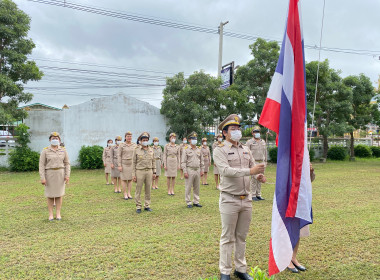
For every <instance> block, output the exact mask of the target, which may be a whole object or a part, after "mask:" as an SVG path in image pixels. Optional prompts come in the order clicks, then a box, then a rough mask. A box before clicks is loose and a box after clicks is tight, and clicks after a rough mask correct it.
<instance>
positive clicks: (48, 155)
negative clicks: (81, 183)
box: [39, 146, 71, 181]
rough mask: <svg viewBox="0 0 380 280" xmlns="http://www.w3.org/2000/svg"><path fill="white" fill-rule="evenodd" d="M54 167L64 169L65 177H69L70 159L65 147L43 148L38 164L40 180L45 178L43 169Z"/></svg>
mask: <svg viewBox="0 0 380 280" xmlns="http://www.w3.org/2000/svg"><path fill="white" fill-rule="evenodd" d="M56 168H60V169H65V178H68V177H70V171H71V168H70V160H69V155H68V154H67V151H66V149H65V148H64V147H58V148H57V150H54V149H53V148H52V147H51V146H49V147H46V148H44V149H43V150H42V152H41V155H40V164H39V172H40V178H41V181H43V180H45V170H47V169H56Z"/></svg>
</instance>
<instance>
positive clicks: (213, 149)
mask: <svg viewBox="0 0 380 280" xmlns="http://www.w3.org/2000/svg"><path fill="white" fill-rule="evenodd" d="M216 140H217V141H216V142H214V143H213V144H212V154H214V151H215V148H216V147H217V146H218V145H220V144H222V141H223V135H222V133H219V134H218V135H217V136H216ZM213 173H214V180H215V186H216V189H218V190H219V182H220V175H219V171H218V167H216V165H215V162H214V172H213Z"/></svg>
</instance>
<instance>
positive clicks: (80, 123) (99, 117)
mask: <svg viewBox="0 0 380 280" xmlns="http://www.w3.org/2000/svg"><path fill="white" fill-rule="evenodd" d="M25 123H26V125H27V126H29V127H30V133H31V145H30V146H31V148H32V149H33V150H35V151H41V150H42V149H43V148H44V147H46V146H48V145H49V141H48V137H49V135H50V132H52V131H57V132H59V133H60V134H61V139H62V141H63V142H64V143H65V146H66V149H67V151H68V153H69V157H70V161H71V163H72V164H73V165H76V164H78V162H77V159H78V154H79V150H80V148H81V146H83V145H86V146H92V145H100V146H103V147H104V146H105V145H106V142H107V139H113V140H114V139H115V137H116V136H117V135H120V136H122V137H123V139H124V134H125V132H127V131H131V132H132V137H133V140H132V141H134V142H136V139H137V137H138V136H139V135H140V134H141V133H142V132H144V131H147V132H149V133H150V135H151V138H153V137H159V139H160V144H165V143H166V141H165V135H166V131H167V129H168V128H167V125H166V120H165V118H164V116H163V115H161V114H160V110H159V109H158V108H156V107H154V106H152V105H150V104H149V103H147V102H143V101H140V100H137V99H135V98H132V97H129V96H126V95H124V94H116V95H112V96H110V97H102V98H94V99H92V100H91V101H88V102H85V103H82V104H79V105H74V106H71V107H70V108H69V109H64V110H62V111H30V112H29V116H28V118H27V119H26V120H25ZM150 141H151V140H150Z"/></svg>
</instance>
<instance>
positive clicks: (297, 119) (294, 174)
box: [259, 0, 313, 275]
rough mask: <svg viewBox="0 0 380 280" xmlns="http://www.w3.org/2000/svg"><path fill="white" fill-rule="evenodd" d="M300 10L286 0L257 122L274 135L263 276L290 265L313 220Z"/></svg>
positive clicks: (296, 5) (296, 4) (291, 0)
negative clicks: (277, 47) (275, 145)
mask: <svg viewBox="0 0 380 280" xmlns="http://www.w3.org/2000/svg"><path fill="white" fill-rule="evenodd" d="M300 10H301V6H300V1H299V0H290V2H289V11H288V18H287V23H286V30H285V35H284V39H283V41H282V46H281V51H280V57H279V60H278V63H277V67H276V71H275V74H274V76H273V78H272V83H271V85H270V88H269V91H268V96H267V99H266V101H265V104H264V108H263V111H262V113H261V117H260V120H259V123H260V124H261V125H263V126H265V127H267V128H269V129H270V130H273V131H275V132H276V133H277V136H278V153H277V172H276V189H275V194H274V199H273V211H272V230H271V240H270V246H269V275H273V274H276V273H278V272H280V271H282V270H284V269H285V268H286V267H287V266H288V265H289V264H290V262H291V258H292V254H293V248H294V246H295V245H296V244H297V242H298V240H299V235H300V229H301V228H302V227H303V226H305V225H307V224H310V223H312V222H313V220H312V209H311V197H312V196H311V181H310V160H309V153H308V149H307V132H306V129H307V123H306V119H307V118H306V75H305V54H304V41H303V34H302V21H301V13H300Z"/></svg>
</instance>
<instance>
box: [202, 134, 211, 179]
mask: <svg viewBox="0 0 380 280" xmlns="http://www.w3.org/2000/svg"><path fill="white" fill-rule="evenodd" d="M201 153H202V156H203V161H204V167H203V175H202V176H201V179H202V185H208V183H207V174H208V170H209V168H210V165H211V153H210V148H209V147H208V146H207V138H202V147H201Z"/></svg>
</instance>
